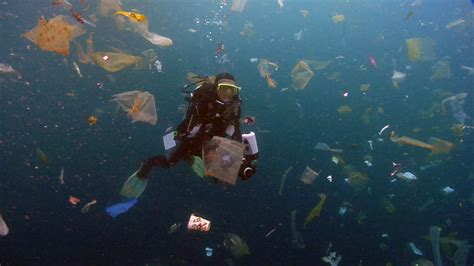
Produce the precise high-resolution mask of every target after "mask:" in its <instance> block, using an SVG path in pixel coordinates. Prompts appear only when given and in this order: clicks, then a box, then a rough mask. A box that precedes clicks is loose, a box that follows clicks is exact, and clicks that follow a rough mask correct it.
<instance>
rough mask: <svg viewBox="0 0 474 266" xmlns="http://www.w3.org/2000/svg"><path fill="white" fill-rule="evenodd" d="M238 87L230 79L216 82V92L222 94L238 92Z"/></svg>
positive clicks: (229, 94)
mask: <svg viewBox="0 0 474 266" xmlns="http://www.w3.org/2000/svg"><path fill="white" fill-rule="evenodd" d="M239 91H240V87H239V86H237V85H235V83H234V82H233V81H231V80H229V81H227V80H220V81H219V83H218V84H217V93H218V94H219V95H223V96H229V97H230V96H235V95H237V94H238V93H239Z"/></svg>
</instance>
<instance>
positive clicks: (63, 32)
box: [24, 15, 85, 56]
mask: <svg viewBox="0 0 474 266" xmlns="http://www.w3.org/2000/svg"><path fill="white" fill-rule="evenodd" d="M84 33H85V30H84V27H82V25H81V24H78V23H75V22H73V21H71V19H70V18H68V17H66V16H63V15H58V16H56V17H54V18H52V19H50V20H47V19H45V18H44V17H41V18H40V19H39V20H38V24H37V25H36V27H35V28H34V29H32V30H30V31H28V32H27V33H25V35H24V36H25V37H26V38H27V39H28V40H30V41H32V42H34V43H35V44H36V45H38V46H39V47H40V48H41V49H42V50H45V51H50V52H55V53H58V54H61V55H63V56H68V55H69V43H70V41H71V40H72V39H74V38H76V37H78V36H80V35H82V34H84Z"/></svg>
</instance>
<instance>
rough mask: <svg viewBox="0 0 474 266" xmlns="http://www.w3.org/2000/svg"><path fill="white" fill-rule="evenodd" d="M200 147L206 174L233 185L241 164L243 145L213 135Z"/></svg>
mask: <svg viewBox="0 0 474 266" xmlns="http://www.w3.org/2000/svg"><path fill="white" fill-rule="evenodd" d="M202 149H203V151H202V153H203V158H204V166H205V168H206V175H207V176H212V177H214V178H217V179H219V180H221V181H224V182H226V183H229V184H232V185H235V183H236V181H237V177H238V174H239V170H240V165H241V164H242V158H243V155H244V145H243V144H242V143H239V142H237V141H234V140H229V139H226V138H221V137H218V136H214V137H213V138H212V140H211V141H209V142H208V143H206V144H205V145H204V146H203V148H202Z"/></svg>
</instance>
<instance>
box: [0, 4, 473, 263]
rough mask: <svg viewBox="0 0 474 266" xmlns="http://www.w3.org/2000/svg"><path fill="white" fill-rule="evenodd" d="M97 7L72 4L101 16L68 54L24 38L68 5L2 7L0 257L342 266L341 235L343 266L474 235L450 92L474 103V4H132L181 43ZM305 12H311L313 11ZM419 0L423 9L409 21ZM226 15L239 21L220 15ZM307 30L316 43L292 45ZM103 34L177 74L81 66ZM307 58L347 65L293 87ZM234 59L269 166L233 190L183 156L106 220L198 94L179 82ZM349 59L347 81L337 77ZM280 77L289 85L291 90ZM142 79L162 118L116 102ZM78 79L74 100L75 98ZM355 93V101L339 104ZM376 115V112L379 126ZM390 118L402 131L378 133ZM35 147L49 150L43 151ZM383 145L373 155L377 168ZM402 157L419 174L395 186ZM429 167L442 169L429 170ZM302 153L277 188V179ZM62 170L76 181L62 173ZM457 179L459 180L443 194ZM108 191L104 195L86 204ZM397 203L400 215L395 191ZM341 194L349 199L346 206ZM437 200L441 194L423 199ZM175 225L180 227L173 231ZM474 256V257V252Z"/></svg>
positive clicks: (106, 47)
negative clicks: (424, 56) (122, 24)
mask: <svg viewBox="0 0 474 266" xmlns="http://www.w3.org/2000/svg"><path fill="white" fill-rule="evenodd" d="M84 2H85V1H82V2H81V1H75V0H71V3H72V4H73V6H74V8H75V9H76V10H77V11H79V12H82V13H83V14H84V15H85V16H86V17H87V18H90V16H91V15H96V16H97V18H98V20H97V21H96V24H97V27H95V28H92V27H89V26H87V25H85V26H84V27H85V28H86V29H87V33H86V34H84V35H82V36H80V37H78V38H77V39H75V40H73V41H72V42H71V45H70V46H71V47H70V49H71V54H70V56H68V57H63V56H61V55H59V54H56V53H52V52H47V51H42V50H41V49H39V48H38V47H37V46H36V45H35V44H34V43H32V42H30V41H29V40H27V39H25V38H23V37H22V34H24V33H25V32H27V31H29V30H30V29H32V28H33V27H34V26H35V25H36V23H37V20H38V18H39V17H40V16H45V17H46V18H52V17H53V16H55V15H59V14H63V15H67V16H69V12H68V11H66V10H63V9H61V8H54V7H53V6H52V5H51V1H46V0H41V1H33V0H29V1H12V0H10V1H3V2H2V4H1V5H0V18H1V19H0V31H1V36H2V37H1V40H2V41H1V42H0V63H8V64H10V65H12V66H13V67H14V68H15V69H16V70H17V73H15V74H0V103H1V106H2V108H1V109H0V114H1V116H0V118H1V120H0V121H1V123H0V160H1V167H0V213H1V214H2V216H3V219H4V220H5V222H6V223H7V224H8V226H9V228H10V233H9V235H7V236H5V237H2V238H0V263H1V264H2V265H35V264H41V265H65V264H77V265H109V264H114V265H124V264H129V265H144V264H146V263H148V264H157V265H227V264H230V263H232V262H229V261H230V260H229V259H232V260H233V261H234V262H235V263H236V264H237V265H328V264H325V263H324V262H322V260H321V258H322V257H323V256H326V251H327V248H328V246H329V244H330V243H332V248H331V251H336V252H337V254H338V255H339V254H340V255H341V256H342V262H341V263H340V265H388V263H391V265H409V264H410V262H412V261H414V260H416V259H417V258H418V257H419V256H417V255H415V254H413V253H412V252H411V250H410V249H409V248H408V247H407V244H408V243H409V242H414V243H415V244H416V246H417V247H418V248H419V249H420V250H422V251H423V253H424V255H423V256H422V257H423V258H425V259H427V260H431V261H434V258H433V253H432V250H431V243H430V241H429V240H427V239H425V238H424V236H427V235H429V231H430V226H439V227H440V228H442V231H441V237H445V236H447V235H448V234H450V233H453V232H457V233H458V234H457V237H456V239H458V240H463V241H468V242H469V243H474V229H473V227H472V223H473V222H474V190H473V187H474V167H473V165H474V164H473V161H474V153H473V145H474V138H473V134H472V130H473V129H471V128H469V126H472V125H473V121H472V119H471V118H468V119H466V121H465V125H466V126H468V127H466V128H464V130H462V132H461V133H458V134H455V132H454V131H453V130H452V129H451V128H452V126H453V125H454V124H458V123H459V122H458V121H456V119H455V117H454V116H453V114H452V112H451V109H449V108H448V109H447V111H446V112H443V111H442V108H441V102H442V100H443V99H445V98H447V97H449V96H452V95H455V94H458V93H461V92H467V93H468V95H467V97H466V98H465V99H464V104H463V105H462V108H463V110H464V111H465V112H466V114H467V115H468V116H470V117H472V116H474V105H473V104H472V103H473V101H474V98H473V94H474V93H473V92H472V89H473V80H474V76H472V75H471V76H469V75H468V72H467V71H466V70H463V69H461V68H460V66H461V65H465V66H468V67H474V55H473V53H472V50H473V48H474V47H473V46H474V45H473V34H474V31H473V22H474V17H473V15H472V14H473V13H472V12H473V7H472V5H471V3H470V1H468V0H455V1H441V0H434V1H428V0H425V1H423V3H422V4H421V5H418V6H412V5H411V3H412V1H391V0H390V1H355V0H347V1H289V0H288V1H286V2H287V3H285V6H284V7H283V8H280V7H279V6H278V4H277V1H270V0H268V1H249V2H248V4H247V6H246V8H245V10H244V12H243V13H235V12H230V4H231V3H228V4H227V5H224V4H222V3H221V1H205V0H202V1H201V0H200V1H188V0H183V1H150V0H148V1H126V0H122V8H123V10H127V11H130V10H132V9H136V10H138V11H140V12H141V13H144V14H145V15H146V16H147V17H148V19H149V23H150V28H149V29H150V31H152V32H156V33H158V34H160V35H163V36H166V37H169V38H171V39H173V43H174V44H173V45H172V46H171V47H168V48H160V47H157V46H154V45H153V44H151V43H149V42H147V41H146V40H145V39H143V38H142V37H141V36H140V35H138V34H136V33H133V32H130V31H124V32H120V31H118V30H117V28H116V26H115V23H114V21H113V19H112V18H107V17H101V16H99V15H98V14H97V11H96V10H97V6H98V2H99V1H92V0H90V1H89V4H90V7H89V8H88V9H85V8H84V5H83V4H82V3H84ZM229 2H231V1H229ZM300 10H307V11H308V12H309V15H308V16H307V17H303V16H302V14H301V12H300ZM410 11H411V12H413V14H414V15H413V16H412V17H411V18H409V19H407V20H405V17H406V15H407V14H408V12H410ZM336 14H344V15H345V21H344V22H343V23H339V24H334V23H333V21H332V20H331V17H332V16H334V15H336ZM459 18H462V19H464V20H465V22H464V23H463V24H462V25H460V26H458V27H455V28H452V29H451V30H450V29H447V28H446V27H445V26H446V24H448V23H449V22H451V21H454V20H456V19H459ZM197 21H199V23H197ZM219 21H222V22H223V23H224V25H215V23H214V22H219ZM206 22H209V23H208V24H207V25H206ZM247 23H251V24H253V31H254V32H255V35H254V36H243V35H241V34H240V32H241V31H242V29H243V27H244V25H245V24H247ZM189 28H192V29H195V30H196V31H197V32H195V33H192V32H190V31H188V29H189ZM300 30H301V31H302V32H303V35H302V38H301V40H295V38H294V33H297V32H299V31H300ZM89 32H94V48H95V50H96V51H112V49H114V48H117V49H120V50H121V51H123V52H125V53H129V54H133V55H140V54H141V52H142V51H144V50H147V49H153V50H154V52H155V53H156V54H157V55H158V58H159V60H160V61H161V62H162V64H163V72H162V73H158V72H157V71H156V70H155V69H153V68H152V69H149V68H148V67H146V68H144V69H141V70H134V69H133V67H131V68H127V69H124V70H122V71H119V72H116V73H109V72H107V71H105V70H104V69H102V68H100V67H99V66H98V65H90V64H89V65H85V64H81V63H80V62H79V60H78V58H77V55H76V52H77V49H76V45H77V43H80V44H82V46H85V40H86V39H87V37H88V33H89ZM413 37H423V38H431V39H432V40H434V41H435V42H436V46H435V47H434V50H435V53H436V58H434V59H433V60H431V61H427V62H411V61H410V60H409V59H408V57H407V47H406V44H405V40H406V39H408V38H413ZM220 42H223V43H224V45H225V49H224V52H223V53H225V54H226V55H227V56H228V59H229V62H227V63H225V64H219V63H216V56H217V57H219V56H220V55H216V53H215V48H216V47H217V45H218V44H219V43H220ZM369 55H372V56H374V57H375V58H376V60H377V64H378V67H377V69H375V68H373V67H372V66H371V65H370V64H369V62H368V56H369ZM338 56H343V57H344V58H343V59H335V57H338ZM445 57H447V58H448V59H447V60H448V61H449V65H450V68H451V76H450V77H449V78H446V79H439V80H430V77H431V76H432V74H433V70H432V67H433V66H434V65H435V64H436V62H438V61H439V60H441V59H442V58H445ZM250 58H266V59H268V60H270V61H272V62H275V63H277V64H278V65H279V68H278V70H277V71H276V72H275V73H274V74H273V75H272V78H274V79H275V80H276V81H277V82H278V87H277V88H275V89H271V88H269V87H268V86H267V83H266V81H265V80H264V79H263V78H262V77H261V76H260V74H259V72H258V70H257V64H256V63H252V62H250ZM301 59H312V60H329V59H332V60H333V61H332V63H331V64H330V65H329V66H328V67H327V68H325V69H323V70H316V71H315V76H314V77H313V78H312V80H311V81H310V83H309V84H308V86H307V87H306V89H305V90H303V91H294V90H292V89H291V75H290V72H291V70H292V68H293V67H294V66H295V64H296V63H297V62H298V61H299V60H301ZM73 62H77V64H78V65H79V67H80V69H81V72H82V75H83V78H80V77H79V76H78V74H77V73H76V71H75V70H74V67H73ZM407 66H409V68H407ZM393 70H398V71H401V72H403V73H406V74H407V78H406V80H405V81H404V82H403V83H401V84H400V88H399V89H395V88H394V86H393V85H392V81H391V76H392V74H393ZM222 71H228V72H231V73H232V74H233V75H234V76H235V77H236V79H237V81H238V83H239V85H240V86H242V91H241V97H242V99H243V110H242V114H243V115H244V116H247V115H251V116H254V117H255V118H256V121H257V123H256V125H253V126H243V128H242V129H243V131H244V132H248V131H254V132H256V134H257V139H258V144H259V149H260V159H259V166H258V171H257V174H256V175H255V176H253V178H252V179H251V180H250V181H247V182H239V183H238V184H237V185H236V186H235V187H234V186H228V187H222V186H219V185H216V184H213V183H212V182H206V181H203V180H201V179H200V178H199V177H197V176H196V175H195V174H194V173H193V172H192V170H191V169H190V167H189V166H188V165H186V164H185V163H180V164H178V165H176V167H173V168H172V169H166V170H163V169H156V170H154V172H153V174H152V177H151V179H150V182H149V185H148V187H147V190H146V191H145V193H144V194H143V195H142V196H141V197H140V198H139V200H138V203H137V204H136V205H135V206H134V207H133V208H132V209H130V210H129V211H128V212H127V213H125V214H123V215H121V216H118V217H117V218H115V219H113V218H112V217H110V216H108V215H107V213H106V212H105V211H104V208H105V207H106V206H109V205H111V204H113V203H116V202H120V201H123V200H124V199H123V198H122V197H121V196H120V195H119V191H120V188H121V186H122V184H123V183H124V182H125V180H126V178H127V177H128V176H129V175H131V174H132V173H133V172H134V171H135V170H136V169H137V168H138V166H139V165H140V162H141V161H142V160H144V159H146V158H148V157H150V156H154V155H157V154H161V153H163V152H164V148H163V145H162V135H163V134H164V132H165V130H166V129H167V128H168V127H174V126H176V125H177V124H178V123H179V122H180V121H181V119H182V118H183V113H181V112H179V110H178V109H179V106H180V105H182V104H185V103H186V102H185V101H184V100H183V96H182V95H181V93H180V89H181V88H182V86H183V85H184V84H186V83H187V81H186V78H185V76H186V73H188V72H195V73H198V74H203V75H205V74H216V73H220V72H222ZM336 72H338V73H340V74H339V75H340V77H339V78H338V79H336V80H331V79H330V78H328V77H329V76H331V75H332V74H334V73H336ZM20 76H21V77H20ZM367 83H368V84H370V89H369V91H368V92H367V93H362V92H361V91H360V90H359V87H360V85H361V84H367ZM283 88H290V89H289V90H288V91H283V92H281V91H280V90H281V89H283ZM137 89H138V90H144V91H149V92H150V93H152V94H153V95H154V96H155V99H156V106H157V113H158V123H157V125H156V126H151V125H149V124H145V123H134V124H132V123H131V122H130V120H128V119H127V117H126V114H125V113H124V112H122V111H120V110H117V108H116V106H115V104H114V103H113V102H110V100H111V98H112V95H113V94H116V93H121V92H125V91H130V90H137ZM70 92H73V93H74V96H68V95H67V94H66V93H70ZM344 92H348V97H343V93H344ZM343 105H347V106H349V107H350V108H351V109H352V112H351V113H349V114H346V115H343V114H339V113H338V112H337V109H338V108H339V107H340V106H343ZM299 106H301V108H300V107H299ZM369 108H372V109H370V110H369ZM377 108H379V110H380V111H377ZM364 112H365V113H369V119H368V120H367V121H366V122H364V121H363V119H362V116H363V114H364ZM90 115H94V116H96V117H97V118H98V122H97V124H96V125H94V126H89V124H88V123H87V118H88V117H89V116H90ZM387 124H389V125H390V128H389V129H387V131H386V132H384V133H383V134H382V135H380V136H379V135H378V132H379V130H380V129H381V128H382V127H383V126H385V125H387ZM390 131H394V132H395V133H397V134H398V135H400V136H408V137H411V138H414V139H418V140H421V141H425V142H426V141H428V139H429V138H430V137H436V138H439V139H443V140H446V141H449V142H452V143H453V144H454V149H453V150H452V151H450V152H449V153H446V154H442V155H437V156H432V155H431V152H430V151H427V150H425V149H421V148H418V147H413V146H407V145H404V146H401V145H398V144H397V143H393V142H392V141H390V139H389V138H388V135H389V133H390ZM378 138H380V139H381V140H377V139H378ZM368 140H372V141H373V142H374V150H371V149H370V148H369V146H368ZM317 142H325V143H327V144H329V146H331V147H332V148H340V149H343V150H344V151H343V153H342V154H340V156H341V158H342V159H343V160H344V162H345V164H346V165H345V166H346V168H345V169H346V170H344V165H341V164H339V165H336V164H334V163H333V162H332V161H331V158H332V154H331V153H330V152H324V151H318V150H315V149H314V146H315V145H316V143H317ZM38 148H39V149H41V150H42V151H43V152H44V153H45V154H46V155H47V156H48V159H49V162H48V163H45V162H43V161H42V160H40V158H38V156H37V152H36V150H37V149H38ZM368 156H370V157H371V161H372V164H373V166H372V167H368V166H367V165H366V164H365V163H364V160H367V159H368ZM392 162H397V163H401V164H402V171H403V172H407V171H409V172H412V173H414V174H415V175H416V176H417V178H418V179H417V180H416V181H413V182H406V181H404V180H401V179H396V181H395V182H391V180H393V179H394V178H392V177H390V173H391V172H392V170H393V168H392ZM349 165H350V166H351V168H352V169H353V170H352V171H356V172H359V173H362V174H366V175H367V176H368V178H369V179H368V181H367V182H366V183H365V184H363V185H362V186H354V184H349V183H348V182H346V181H345V179H346V178H348V177H349V173H348V171H347V169H348V168H347V167H348V166H349ZM428 165H434V166H433V167H430V168H427V169H425V170H422V169H420V167H424V166H428ZM290 166H293V170H292V171H291V172H290V173H289V174H288V178H287V180H286V183H285V186H284V187H283V190H282V191H283V193H282V195H279V193H278V192H279V189H280V178H281V176H282V174H283V172H284V171H285V170H286V169H287V168H288V167H290ZM306 166H309V167H311V168H312V169H315V170H317V171H322V172H321V174H320V176H319V177H318V178H317V179H316V181H315V182H314V183H313V184H311V185H305V184H303V183H302V182H301V181H300V180H299V177H300V175H301V173H302V172H303V170H304V169H305V167H306ZM61 167H64V169H65V175H64V179H65V184H64V185H61V184H60V182H59V179H58V176H59V173H60V169H61ZM423 169H424V168H423ZM328 175H331V176H332V178H333V182H329V181H328V180H327V179H326V177H327V176H328ZM446 186H450V187H451V188H453V189H454V192H453V193H451V194H449V195H444V194H443V193H442V192H441V190H442V189H443V188H445V187H446ZM320 193H325V194H326V195H327V199H326V203H325V205H324V206H323V209H322V212H321V215H320V216H319V217H318V218H317V219H316V220H315V221H314V222H313V223H310V224H309V225H308V226H307V227H306V229H305V230H303V229H302V227H303V223H304V221H305V218H306V216H307V214H308V213H309V212H310V210H311V209H312V208H313V207H314V206H315V204H317V203H318V202H319V196H318V195H319V194H320ZM71 195H73V196H75V197H78V198H80V199H81V202H80V203H79V204H78V205H77V206H73V205H71V204H70V203H69V202H68V199H69V196H71ZM93 199H97V202H98V203H97V204H96V205H94V206H92V207H91V209H90V211H89V213H86V214H83V213H81V211H80V208H81V207H82V206H83V205H84V204H85V203H87V202H89V201H91V200H93ZM387 200H388V201H389V202H390V203H391V204H393V206H394V208H395V209H394V210H389V209H388V208H387V205H386V204H384V202H385V203H387ZM344 202H348V203H350V205H351V207H350V208H349V209H348V211H347V212H346V214H345V215H340V214H338V211H339V208H340V207H341V206H343V204H344ZM427 202H433V203H432V204H429V205H427V206H426V207H424V205H426V203H427ZM422 207H423V208H422ZM292 210H297V213H296V218H297V221H296V222H297V227H298V230H299V231H301V233H302V235H303V238H304V241H305V244H306V247H305V248H304V249H299V248H296V247H294V246H293V245H292V243H291V234H290V213H291V211H292ZM191 213H196V214H198V215H201V216H203V217H205V218H206V219H209V220H211V221H212V226H211V231H210V232H209V233H199V232H188V231H187V230H186V229H185V226H184V225H185V224H186V223H187V220H188V219H189V215H190V214H191ZM362 217H366V218H365V219H362ZM176 222H181V224H183V225H182V226H181V228H179V229H178V231H177V232H176V233H174V234H168V228H169V227H170V226H171V225H172V224H174V223H176ZM274 228H276V230H275V231H274V232H273V234H271V235H270V236H269V237H267V238H266V237H265V235H266V234H267V233H268V232H269V231H270V230H272V229H274ZM229 232H230V233H235V234H237V235H239V236H240V237H241V238H242V239H244V240H245V241H246V242H247V244H248V245H249V248H250V252H251V254H250V255H249V256H246V257H243V258H241V259H235V258H232V254H231V253H230V252H229V251H228V250H227V249H226V248H225V247H224V245H223V240H224V235H225V234H226V233H229ZM383 234H387V235H388V237H382V235H383ZM445 246H450V249H451V251H450V252H449V251H447V250H446V249H442V251H441V254H442V259H443V262H444V263H445V265H453V263H452V262H451V261H450V260H449V259H448V258H450V257H452V256H453V255H454V252H455V251H456V248H457V246H456V245H453V244H449V245H445ZM206 247H211V248H213V249H214V254H213V256H212V257H206V254H205V248H206ZM471 251H472V250H471ZM467 261H468V264H467V265H471V264H472V263H473V262H474V257H473V255H472V252H471V255H470V256H469V257H468V260H467Z"/></svg>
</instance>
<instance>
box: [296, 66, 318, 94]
mask: <svg viewBox="0 0 474 266" xmlns="http://www.w3.org/2000/svg"><path fill="white" fill-rule="evenodd" d="M313 76H314V72H313V71H312V70H311V68H310V67H309V65H308V64H307V63H306V62H305V61H303V60H300V61H299V62H298V63H297V64H296V66H295V67H294V68H293V70H291V86H292V87H293V89H295V90H297V91H298V90H303V89H304V88H305V87H306V85H308V83H309V81H310V80H311V78H313Z"/></svg>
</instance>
